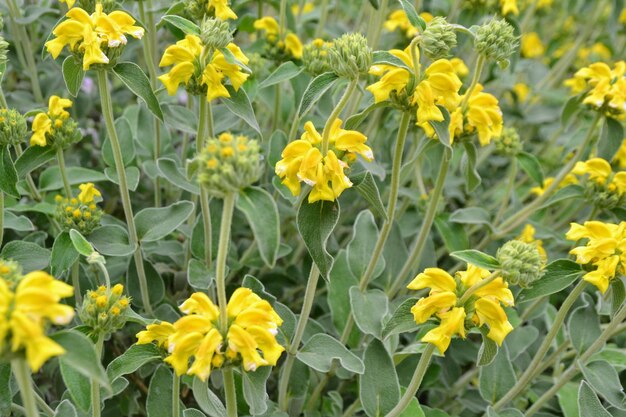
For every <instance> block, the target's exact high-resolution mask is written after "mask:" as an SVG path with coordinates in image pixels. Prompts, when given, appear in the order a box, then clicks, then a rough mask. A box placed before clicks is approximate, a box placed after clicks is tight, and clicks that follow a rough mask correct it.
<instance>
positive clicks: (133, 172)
mask: <svg viewBox="0 0 626 417" xmlns="http://www.w3.org/2000/svg"><path fill="white" fill-rule="evenodd" d="M148 162H152V161H146V163H148ZM125 170H126V185H127V186H128V190H130V191H136V190H137V186H138V185H139V176H140V175H141V174H140V172H139V168H137V167H135V166H129V167H126V168H125ZM104 175H105V176H106V178H107V180H109V181H111V182H112V183H114V184H117V185H120V182H119V180H118V176H117V170H116V169H115V168H114V167H106V168H105V169H104Z"/></svg>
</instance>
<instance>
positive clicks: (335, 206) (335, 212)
mask: <svg viewBox="0 0 626 417" xmlns="http://www.w3.org/2000/svg"><path fill="white" fill-rule="evenodd" d="M339 212H340V209H339V202H338V201H323V200H320V201H316V202H315V203H309V202H308V201H307V200H306V199H305V200H303V201H302V204H300V208H299V210H298V214H297V218H296V222H297V224H298V231H299V232H300V236H301V237H302V240H303V241H304V244H305V245H306V247H307V249H308V250H309V254H310V255H311V258H312V259H313V262H315V264H316V265H317V267H318V268H319V270H320V274H321V275H322V277H324V279H328V272H329V271H330V269H331V268H332V266H333V257H332V256H331V255H330V254H329V253H328V251H327V250H326V242H328V238H329V237H330V234H331V233H332V232H333V230H334V229H335V226H336V225H337V221H339Z"/></svg>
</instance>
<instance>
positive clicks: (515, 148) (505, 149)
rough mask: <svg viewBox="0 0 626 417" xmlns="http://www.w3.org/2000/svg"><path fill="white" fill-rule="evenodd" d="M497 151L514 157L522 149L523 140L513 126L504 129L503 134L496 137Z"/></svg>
mask: <svg viewBox="0 0 626 417" xmlns="http://www.w3.org/2000/svg"><path fill="white" fill-rule="evenodd" d="M495 142H496V152H498V153H499V154H501V155H504V156H508V157H510V158H514V157H515V156H516V155H517V154H519V153H520V152H521V151H522V142H521V140H520V137H519V133H517V130H516V129H515V128H512V127H505V128H504V129H502V135H501V136H500V137H499V138H496V139H495Z"/></svg>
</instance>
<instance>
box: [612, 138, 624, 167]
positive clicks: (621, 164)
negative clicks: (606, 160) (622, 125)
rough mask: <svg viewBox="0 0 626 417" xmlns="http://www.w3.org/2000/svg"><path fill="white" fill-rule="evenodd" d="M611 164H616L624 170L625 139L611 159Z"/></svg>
mask: <svg viewBox="0 0 626 417" xmlns="http://www.w3.org/2000/svg"><path fill="white" fill-rule="evenodd" d="M613 162H616V163H617V166H618V167H620V168H622V169H624V168H626V138H624V140H623V141H622V145H621V146H620V147H619V149H618V151H617V153H616V154H615V156H614V157H613Z"/></svg>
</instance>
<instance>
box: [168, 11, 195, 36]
mask: <svg viewBox="0 0 626 417" xmlns="http://www.w3.org/2000/svg"><path fill="white" fill-rule="evenodd" d="M161 20H162V21H164V22H167V23H169V24H170V25H172V26H175V27H177V28H178V29H180V30H182V31H183V32H184V33H185V34H187V35H196V36H200V28H199V27H198V25H196V24H195V23H193V22H191V21H189V20H187V19H185V18H184V17H180V16H176V15H165V16H163V17H162V18H161Z"/></svg>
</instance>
